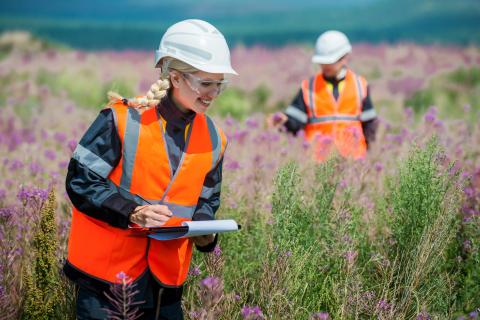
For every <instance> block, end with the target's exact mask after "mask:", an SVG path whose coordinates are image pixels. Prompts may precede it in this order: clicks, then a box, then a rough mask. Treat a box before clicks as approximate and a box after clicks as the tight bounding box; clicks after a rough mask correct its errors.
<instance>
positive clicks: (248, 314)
mask: <svg viewBox="0 0 480 320" xmlns="http://www.w3.org/2000/svg"><path fill="white" fill-rule="evenodd" d="M241 314H242V316H243V319H245V320H246V319H248V320H263V319H265V316H264V315H263V312H262V310H261V309H260V307H259V306H254V307H249V306H243V308H242V310H241Z"/></svg>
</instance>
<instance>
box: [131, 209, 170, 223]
mask: <svg viewBox="0 0 480 320" xmlns="http://www.w3.org/2000/svg"><path fill="white" fill-rule="evenodd" d="M171 216H172V211H170V209H168V207H167V206H165V205H161V204H151V205H147V206H138V207H136V208H135V210H133V213H132V214H131V215H130V222H133V223H135V224H138V225H139V226H141V227H144V228H155V227H161V226H162V225H163V224H164V223H165V222H167V221H168V219H170V217H171Z"/></svg>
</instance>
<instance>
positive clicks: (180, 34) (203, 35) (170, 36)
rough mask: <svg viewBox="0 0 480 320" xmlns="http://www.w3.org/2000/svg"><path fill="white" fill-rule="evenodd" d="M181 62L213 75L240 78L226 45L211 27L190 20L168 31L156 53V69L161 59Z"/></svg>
mask: <svg viewBox="0 0 480 320" xmlns="http://www.w3.org/2000/svg"><path fill="white" fill-rule="evenodd" d="M165 57H172V58H176V59H178V60H181V61H183V62H185V63H187V64H189V65H191V66H193V67H195V68H196V69H198V70H201V71H205V72H210V73H230V74H237V72H236V71H235V70H233V68H232V66H231V63H230V50H229V49H228V45H227V41H226V40H225V38H224V37H223V35H222V34H221V33H220V31H218V30H217V28H215V27H214V26H212V25H211V24H210V23H208V22H206V21H203V20H198V19H189V20H183V21H180V22H177V23H175V24H174V25H172V26H171V27H170V28H168V29H167V31H166V32H165V34H164V35H163V37H162V40H161V41H160V46H159V47H158V50H156V51H155V67H156V68H160V67H161V63H159V62H160V61H161V60H162V58H165Z"/></svg>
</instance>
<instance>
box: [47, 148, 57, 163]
mask: <svg viewBox="0 0 480 320" xmlns="http://www.w3.org/2000/svg"><path fill="white" fill-rule="evenodd" d="M44 155H45V158H47V159H48V160H50V161H53V160H55V159H56V158H57V153H56V152H55V151H53V150H51V149H48V150H45V153H44Z"/></svg>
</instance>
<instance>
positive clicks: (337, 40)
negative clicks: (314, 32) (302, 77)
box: [312, 30, 352, 64]
mask: <svg viewBox="0 0 480 320" xmlns="http://www.w3.org/2000/svg"><path fill="white" fill-rule="evenodd" d="M349 52H352V46H351V45H350V41H348V38H347V36H346V35H345V34H344V33H342V32H340V31H336V30H329V31H326V32H324V33H322V34H321V35H320V36H319V37H318V39H317V43H316V44H315V54H314V55H313V57H312V62H313V63H320V64H332V63H335V62H337V61H338V60H340V58H342V57H343V56H344V55H346V54H347V53H349Z"/></svg>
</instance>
